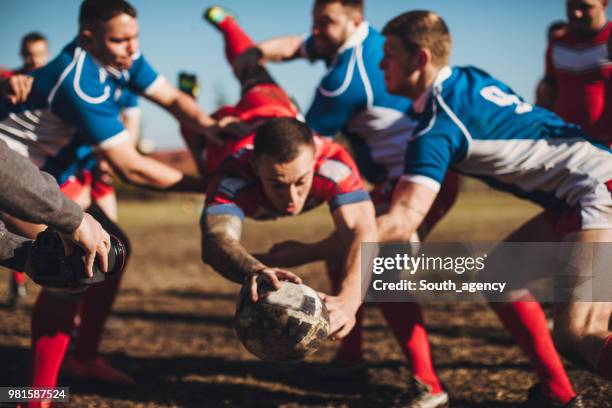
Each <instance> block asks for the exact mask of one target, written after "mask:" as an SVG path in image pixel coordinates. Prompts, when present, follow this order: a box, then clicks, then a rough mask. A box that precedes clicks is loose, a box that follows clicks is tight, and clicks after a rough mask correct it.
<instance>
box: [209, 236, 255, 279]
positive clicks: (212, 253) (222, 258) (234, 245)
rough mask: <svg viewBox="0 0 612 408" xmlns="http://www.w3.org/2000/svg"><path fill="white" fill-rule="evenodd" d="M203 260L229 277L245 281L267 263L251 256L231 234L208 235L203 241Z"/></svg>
mask: <svg viewBox="0 0 612 408" xmlns="http://www.w3.org/2000/svg"><path fill="white" fill-rule="evenodd" d="M202 260H203V261H204V262H205V263H207V264H209V265H210V266H211V267H212V268H213V269H214V270H216V271H217V272H219V273H220V274H221V275H223V276H224V277H226V278H227V279H229V280H231V281H234V282H237V283H243V282H244V281H245V279H246V278H247V277H248V276H250V275H252V274H253V273H255V272H256V271H258V270H260V269H263V268H265V265H264V264H262V263H261V262H259V261H258V260H257V259H255V258H254V257H253V256H251V255H250V254H249V253H248V252H247V250H246V249H245V248H244V247H243V246H242V245H241V244H240V242H239V241H237V240H235V239H233V238H232V237H229V236H223V235H214V234H209V235H206V236H205V237H204V239H203V242H202Z"/></svg>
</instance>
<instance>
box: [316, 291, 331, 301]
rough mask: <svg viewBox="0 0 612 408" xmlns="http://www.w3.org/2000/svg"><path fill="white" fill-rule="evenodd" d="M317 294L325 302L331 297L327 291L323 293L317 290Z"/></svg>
mask: <svg viewBox="0 0 612 408" xmlns="http://www.w3.org/2000/svg"><path fill="white" fill-rule="evenodd" d="M317 295H319V298H321V301H322V302H325V301H326V299H327V298H328V297H329V296H327V295H326V294H325V293H323V292H317Z"/></svg>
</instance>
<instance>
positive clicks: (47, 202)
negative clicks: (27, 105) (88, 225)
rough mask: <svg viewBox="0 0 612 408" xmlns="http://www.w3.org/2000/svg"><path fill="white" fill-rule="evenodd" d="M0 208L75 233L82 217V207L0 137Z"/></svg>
mask: <svg viewBox="0 0 612 408" xmlns="http://www.w3.org/2000/svg"><path fill="white" fill-rule="evenodd" d="M0 211H3V212H5V213H7V214H9V215H12V216H13V217H16V218H19V219H21V220H23V221H27V222H33V223H37V224H46V225H49V226H50V227H53V228H55V229H57V230H58V231H60V232H64V233H67V234H70V233H72V232H74V231H75V230H76V229H77V228H78V226H79V225H80V224H81V221H82V220H83V211H82V210H81V208H80V207H79V206H78V205H77V204H76V203H75V202H73V201H72V200H70V199H69V198H68V197H66V196H65V195H64V194H63V193H62V192H61V191H60V189H59V186H58V185H57V182H56V181H55V179H54V178H53V177H51V176H50V175H49V174H47V173H42V172H40V171H39V170H38V168H36V166H35V165H34V164H33V163H32V162H30V160H28V159H27V158H25V157H23V156H21V155H19V154H18V153H16V152H14V151H13V150H11V149H10V148H9V147H8V145H7V144H6V143H5V142H4V141H2V140H0Z"/></svg>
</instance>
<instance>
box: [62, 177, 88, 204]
mask: <svg viewBox="0 0 612 408" xmlns="http://www.w3.org/2000/svg"><path fill="white" fill-rule="evenodd" d="M91 180H92V176H91V172H88V171H87V172H79V173H78V174H75V175H72V176H70V177H68V180H66V181H64V182H63V183H62V184H61V185H60V190H61V191H62V193H64V194H65V195H66V197H68V198H69V199H71V200H72V201H76V200H77V198H79V197H80V196H81V194H83V191H85V190H88V189H89V188H91Z"/></svg>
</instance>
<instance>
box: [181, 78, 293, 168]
mask: <svg viewBox="0 0 612 408" xmlns="http://www.w3.org/2000/svg"><path fill="white" fill-rule="evenodd" d="M297 115H298V110H297V108H296V107H295V105H294V104H293V102H291V99H290V98H289V96H288V95H287V94H286V93H285V91H283V89H282V88H281V87H279V86H278V85H274V84H262V85H256V86H254V87H253V88H251V89H250V90H249V91H248V92H247V93H246V94H244V95H243V97H242V98H241V99H240V101H239V102H238V104H236V105H235V106H223V107H222V108H220V109H219V110H217V111H216V112H215V113H214V114H213V115H212V117H213V118H214V119H217V120H219V119H222V118H224V117H227V116H236V117H237V118H239V119H240V120H242V121H245V122H252V123H253V122H261V123H263V122H264V121H265V120H267V119H271V118H279V117H296V116H297ZM256 125H257V124H256ZM181 132H182V133H183V137H184V138H185V140H189V139H191V138H195V137H201V136H200V135H196V134H194V133H193V132H192V131H190V130H188V129H185V128H181ZM254 137H255V133H254V132H251V133H249V134H246V135H244V136H243V137H241V138H239V139H236V140H227V141H226V142H225V144H224V145H222V146H218V145H211V146H204V148H203V149H202V151H198V152H193V151H192V154H193V156H194V158H196V163H197V165H198V168H199V169H200V172H201V173H202V176H203V177H204V178H205V179H207V178H209V177H210V176H211V175H212V174H214V173H215V171H216V170H217V169H218V168H219V165H220V164H221V163H222V162H223V160H225V159H226V158H227V157H228V156H230V155H232V154H234V153H235V152H237V151H238V150H240V149H242V148H244V147H245V146H248V145H252V144H253V138H254ZM188 144H189V143H188Z"/></svg>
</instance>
